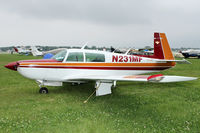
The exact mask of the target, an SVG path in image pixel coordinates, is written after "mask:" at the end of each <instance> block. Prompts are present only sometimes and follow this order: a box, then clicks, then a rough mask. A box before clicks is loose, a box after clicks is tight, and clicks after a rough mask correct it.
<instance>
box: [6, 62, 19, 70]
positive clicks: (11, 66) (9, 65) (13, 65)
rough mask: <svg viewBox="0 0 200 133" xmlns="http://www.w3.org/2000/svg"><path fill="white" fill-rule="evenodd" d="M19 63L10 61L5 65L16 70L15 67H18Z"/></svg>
mask: <svg viewBox="0 0 200 133" xmlns="http://www.w3.org/2000/svg"><path fill="white" fill-rule="evenodd" d="M18 65H19V63H18V62H11V63H8V64H7V65H5V67H6V68H8V69H11V70H14V71H17V67H18Z"/></svg>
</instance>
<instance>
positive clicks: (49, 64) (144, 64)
mask: <svg viewBox="0 0 200 133" xmlns="http://www.w3.org/2000/svg"><path fill="white" fill-rule="evenodd" d="M175 64H176V63H175V62H168V63H60V62H55V63H52V62H50V63H46V62H45V63H42V62H35V63H34V62H30V63H28V62H26V63H20V65H25V66H27V65H39V66H40V65H41V66H97V67H98V66H114V67H115V66H118V67H124V66H126V67H134V66H141V67H150V66H151V67H152V66H169V67H172V66H175Z"/></svg>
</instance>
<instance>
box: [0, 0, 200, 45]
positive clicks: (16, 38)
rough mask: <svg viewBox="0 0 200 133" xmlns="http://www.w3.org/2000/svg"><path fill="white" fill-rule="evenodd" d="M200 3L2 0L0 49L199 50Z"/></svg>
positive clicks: (197, 0) (183, 0) (178, 0)
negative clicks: (160, 44)
mask: <svg viewBox="0 0 200 133" xmlns="http://www.w3.org/2000/svg"><path fill="white" fill-rule="evenodd" d="M199 6H200V0H0V46H18V45H23V46H24V45H52V46H82V45H84V44H85V43H86V42H88V45H89V46H93V45H95V46H99V47H101V46H107V47H110V46H114V47H132V48H134V47H136V48H137V47H144V46H152V47H153V33H154V32H164V33H166V35H167V38H168V41H169V43H170V45H171V47H172V48H180V47H192V48H200V7H199Z"/></svg>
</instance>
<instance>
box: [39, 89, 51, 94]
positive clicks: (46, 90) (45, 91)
mask: <svg viewBox="0 0 200 133" xmlns="http://www.w3.org/2000/svg"><path fill="white" fill-rule="evenodd" d="M39 93H40V94H47V93H49V91H48V89H47V88H46V87H42V88H40V90H39Z"/></svg>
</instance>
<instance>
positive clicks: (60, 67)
mask: <svg viewBox="0 0 200 133" xmlns="http://www.w3.org/2000/svg"><path fill="white" fill-rule="evenodd" d="M19 67H25V68H56V69H91V70H94V69H96V70H165V69H169V68H171V67H77V66H19Z"/></svg>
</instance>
